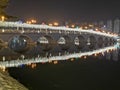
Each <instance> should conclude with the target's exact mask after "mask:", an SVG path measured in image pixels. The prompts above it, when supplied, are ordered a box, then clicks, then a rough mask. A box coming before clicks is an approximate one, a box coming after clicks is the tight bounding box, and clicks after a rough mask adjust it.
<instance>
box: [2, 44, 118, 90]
mask: <svg viewBox="0 0 120 90" xmlns="http://www.w3.org/2000/svg"><path fill="white" fill-rule="evenodd" d="M84 47H86V48H77V47H72V48H71V49H61V50H59V49H57V48H55V47H52V49H53V48H55V49H54V50H51V49H50V50H42V48H41V47H40V46H35V47H32V48H30V49H29V50H27V51H24V52H14V51H13V50H11V49H9V48H2V49H1V50H0V65H1V67H0V68H1V69H2V70H7V71H8V72H9V73H10V75H11V76H12V77H14V78H15V79H16V80H18V81H19V82H20V83H22V84H23V85H25V86H26V87H27V88H29V90H119V89H120V60H119V59H120V50H119V43H116V44H108V45H102V46H97V45H93V46H89V45H86V46H84Z"/></svg>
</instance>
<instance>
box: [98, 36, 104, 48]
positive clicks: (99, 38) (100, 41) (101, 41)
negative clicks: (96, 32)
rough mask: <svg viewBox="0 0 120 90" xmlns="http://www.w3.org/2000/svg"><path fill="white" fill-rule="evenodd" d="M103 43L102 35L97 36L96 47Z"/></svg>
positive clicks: (101, 45)
mask: <svg viewBox="0 0 120 90" xmlns="http://www.w3.org/2000/svg"><path fill="white" fill-rule="evenodd" d="M103 44H104V39H103V37H98V39H97V45H98V47H100V48H101V47H103Z"/></svg>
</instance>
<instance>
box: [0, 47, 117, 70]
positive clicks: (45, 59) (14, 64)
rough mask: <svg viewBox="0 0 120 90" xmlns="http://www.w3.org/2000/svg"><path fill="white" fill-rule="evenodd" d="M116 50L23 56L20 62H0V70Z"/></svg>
mask: <svg viewBox="0 0 120 90" xmlns="http://www.w3.org/2000/svg"><path fill="white" fill-rule="evenodd" d="M113 50H116V46H109V47H105V48H102V49H98V50H93V51H87V52H80V53H72V54H71V53H66V54H65V55H60V54H59V55H58V56H50V57H40V56H37V57H36V58H31V59H25V56H24V55H23V56H22V57H23V59H21V60H19V59H18V60H10V61H1V62H0V68H2V69H5V68H6V67H18V66H20V65H23V64H31V63H46V62H51V61H59V60H68V59H70V58H76V57H78V58H81V57H83V56H84V57H85V58H86V56H91V55H95V56H97V54H100V53H101V54H103V55H104V53H105V52H106V51H107V52H109V51H113Z"/></svg>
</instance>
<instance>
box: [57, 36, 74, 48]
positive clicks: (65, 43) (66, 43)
mask: <svg viewBox="0 0 120 90" xmlns="http://www.w3.org/2000/svg"><path fill="white" fill-rule="evenodd" d="M57 43H58V45H59V46H60V47H61V49H62V50H67V49H69V48H70V45H71V43H72V42H71V39H70V37H69V36H68V35H64V36H61V37H60V38H59V39H58V41H57Z"/></svg>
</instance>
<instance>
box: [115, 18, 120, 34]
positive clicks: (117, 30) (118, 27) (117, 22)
mask: <svg viewBox="0 0 120 90" xmlns="http://www.w3.org/2000/svg"><path fill="white" fill-rule="evenodd" d="M114 33H118V34H120V20H119V19H116V20H114Z"/></svg>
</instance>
